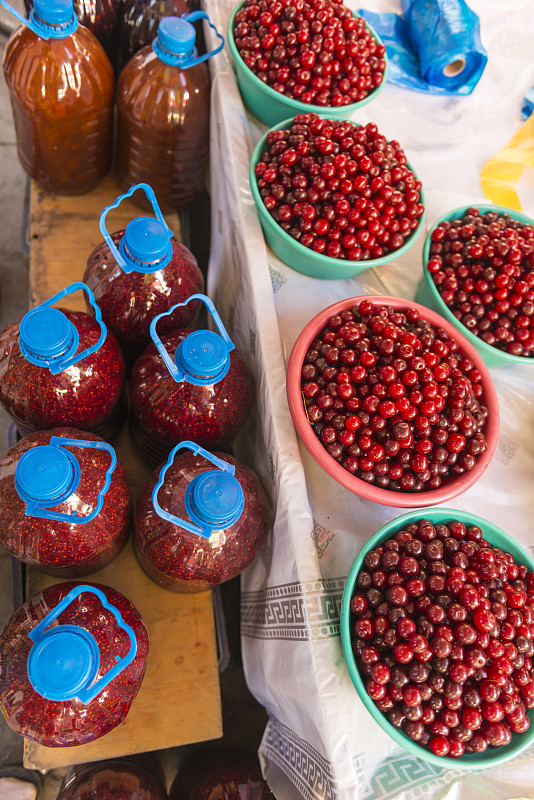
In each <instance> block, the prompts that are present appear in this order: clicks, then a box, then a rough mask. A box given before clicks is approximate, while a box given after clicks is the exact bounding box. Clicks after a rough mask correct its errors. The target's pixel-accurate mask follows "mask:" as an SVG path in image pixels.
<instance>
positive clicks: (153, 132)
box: [117, 11, 224, 211]
mask: <svg viewBox="0 0 534 800" xmlns="http://www.w3.org/2000/svg"><path fill="white" fill-rule="evenodd" d="M201 18H205V19H207V18H208V17H207V14H205V13H204V12H203V11H194V12H193V13H192V14H189V15H187V16H185V17H164V18H163V19H162V20H161V22H160V24H159V28H158V35H157V37H156V39H155V40H154V42H153V43H152V46H151V47H144V48H143V49H142V50H140V51H139V52H138V53H137V54H136V55H135V56H134V57H133V58H132V59H131V60H130V61H129V62H128V64H127V65H126V66H125V67H124V69H123V71H122V72H121V74H120V77H119V81H118V84H117V109H118V132H117V179H118V182H119V185H120V187H121V189H123V190H124V191H126V190H127V189H128V188H129V187H130V186H131V185H132V184H135V183H149V184H150V185H151V186H152V188H153V190H154V192H155V194H156V197H157V198H158V202H159V205H160V207H161V208H162V210H163V211H172V210H179V209H182V208H184V207H185V206H187V205H189V203H191V202H192V201H193V200H194V199H195V198H196V197H197V195H199V194H200V192H201V191H202V189H203V187H204V181H205V177H206V170H207V165H208V155H209V114H210V105H209V104H210V79H209V72H208V67H207V65H206V63H204V62H205V61H206V60H207V59H208V58H209V57H210V56H212V55H215V53H218V52H219V51H220V50H221V49H222V47H223V45H224V39H223V37H222V36H221V35H220V34H217V35H218V36H219V39H220V40H221V44H220V46H219V47H218V48H217V49H216V50H213V51H211V52H209V53H206V54H204V55H203V56H198V55H197V50H196V47H195V38H196V33H195V28H194V26H193V25H192V24H191V23H192V22H195V21H196V20H197V19H201ZM210 24H211V23H210ZM212 27H214V26H212ZM132 199H133V200H134V202H138V201H139V200H141V201H142V197H141V196H140V195H139V193H138V194H137V195H136V196H135V197H133V198H132ZM143 207H144V205H143Z"/></svg>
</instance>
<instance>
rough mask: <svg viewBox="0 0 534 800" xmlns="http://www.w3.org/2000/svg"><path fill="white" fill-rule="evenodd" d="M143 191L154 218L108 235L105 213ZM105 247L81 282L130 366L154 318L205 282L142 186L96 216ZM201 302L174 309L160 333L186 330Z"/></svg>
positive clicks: (146, 339)
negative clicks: (85, 285)
mask: <svg viewBox="0 0 534 800" xmlns="http://www.w3.org/2000/svg"><path fill="white" fill-rule="evenodd" d="M137 189H143V190H144V192H145V193H146V196H147V197H148V199H149V200H150V202H151V203H152V207H153V209H154V213H155V215H156V218H154V217H138V218H137V219H134V220H132V221H131V222H130V223H129V224H128V226H127V227H126V230H120V231H116V232H115V233H112V234H111V235H110V234H109V233H108V231H107V228H106V217H107V215H108V213H109V212H110V211H111V210H112V209H113V208H116V207H117V206H118V205H119V204H120V203H121V202H122V200H123V199H124V198H125V197H130V196H132V195H133V194H134V192H135V191H136V190H137ZM100 230H101V231H102V235H103V236H104V239H105V242H103V243H102V244H99V245H97V246H96V247H95V249H94V250H93V252H92V253H91V255H90V256H89V258H88V260H87V268H86V270H85V274H84V276H83V280H84V282H85V283H86V284H87V285H88V286H89V287H90V289H92V291H93V293H94V296H95V300H96V302H97V304H98V306H99V308H100V310H101V312H102V319H103V320H104V322H105V324H106V325H107V326H108V328H109V329H110V330H112V331H113V333H114V334H115V336H116V337H117V339H118V341H119V344H120V345H121V347H122V350H123V353H124V355H125V357H126V361H127V363H128V364H129V365H133V362H134V361H135V359H136V358H137V357H138V356H139V355H140V354H141V352H142V350H143V348H144V347H145V345H147V344H148V343H149V342H150V341H151V339H150V323H151V322H152V320H153V318H154V317H155V316H157V315H158V314H161V313H162V312H164V311H168V310H169V308H171V306H173V305H175V304H176V303H181V302H182V301H183V300H186V299H187V298H188V297H189V296H190V295H192V294H195V293H196V292H202V291H203V290H204V277H203V275H202V272H201V271H200V269H199V268H198V265H197V260H196V258H195V257H194V255H193V254H192V253H191V252H190V251H189V250H188V249H187V247H185V245H183V244H181V243H180V242H179V241H177V240H176V239H175V238H174V236H173V235H172V231H170V230H169V228H168V226H167V224H166V222H165V220H164V219H163V217H162V215H161V211H160V209H159V206H158V203H157V200H156V196H155V195H154V192H153V191H152V189H151V188H150V186H148V185H147V184H143V183H141V184H137V185H136V186H132V187H131V189H129V191H128V192H126V194H124V195H121V196H120V197H118V198H117V200H116V201H115V202H114V203H113V204H112V205H110V206H107V207H106V208H105V209H104V210H103V211H102V214H101V216H100ZM200 307H201V304H200V301H199V300H193V302H191V303H188V304H187V305H185V306H182V307H180V308H179V309H177V310H176V311H175V312H174V314H172V315H171V316H170V317H166V318H165V319H164V320H163V321H162V323H161V328H160V330H161V332H162V333H163V332H168V331H172V330H175V329H176V328H185V327H187V326H188V325H190V324H191V323H192V322H194V321H195V319H196V317H197V315H198V313H199V311H200Z"/></svg>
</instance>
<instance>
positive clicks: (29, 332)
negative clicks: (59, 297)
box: [19, 306, 74, 359]
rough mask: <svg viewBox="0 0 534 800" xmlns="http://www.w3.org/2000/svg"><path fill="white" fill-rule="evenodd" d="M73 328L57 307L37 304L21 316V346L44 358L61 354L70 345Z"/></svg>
mask: <svg viewBox="0 0 534 800" xmlns="http://www.w3.org/2000/svg"><path fill="white" fill-rule="evenodd" d="M73 329H74V325H73V324H72V323H71V322H70V320H68V319H67V317H66V316H65V314H63V313H62V312H61V311H59V309H57V308H50V307H49V306H38V307H37V308H34V309H32V311H28V313H27V314H25V315H24V316H23V318H22V320H21V322H20V326H19V333H20V340H21V343H22V345H23V347H25V348H26V350H27V351H28V352H29V353H30V354H31V355H33V356H35V357H41V358H43V359H44V358H54V357H57V356H60V355H63V354H64V353H65V352H66V351H67V350H68V349H69V348H70V347H71V345H72V342H73V339H74V333H73ZM21 349H22V348H21Z"/></svg>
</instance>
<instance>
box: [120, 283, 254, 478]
mask: <svg viewBox="0 0 534 800" xmlns="http://www.w3.org/2000/svg"><path fill="white" fill-rule="evenodd" d="M196 299H201V300H202V301H203V302H204V304H205V305H206V307H207V308H208V310H209V311H210V313H211V315H212V317H213V320H214V321H215V324H216V326H217V328H218V330H219V333H215V332H214V331H208V330H196V331H191V330H187V329H182V330H176V331H173V332H172V333H168V334H166V335H163V336H162V337H161V338H160V337H159V335H158V333H157V330H156V328H157V327H159V321H160V319H161V320H164V319H165V317H167V316H170V315H171V314H172V313H174V310H175V308H176V306H174V307H173V308H171V309H169V311H167V312H166V313H165V314H160V315H159V316H157V317H154V319H153V320H152V322H151V324H150V335H151V337H152V340H153V342H154V344H151V345H149V346H148V347H147V348H146V349H145V351H144V353H143V355H142V356H141V357H140V358H138V359H137V361H136V362H135V365H134V368H133V371H132V378H131V381H130V392H131V401H132V403H131V406H132V415H131V418H130V422H131V432H132V438H133V442H134V444H135V446H136V448H137V449H138V451H139V452H140V453H141V455H142V456H143V458H144V459H146V461H147V462H148V463H149V464H152V465H153V466H155V465H156V464H160V463H161V462H162V461H165V459H166V458H167V456H168V454H169V452H170V450H171V449H172V448H173V447H174V446H175V445H176V444H178V442H180V441H182V439H191V440H193V441H195V442H197V444H199V445H200V446H201V447H206V448H209V449H225V448H227V447H229V446H230V444H231V442H232V440H233V439H234V438H235V437H236V436H237V434H238V432H239V431H240V429H241V428H242V427H243V425H244V424H245V421H246V419H247V417H248V415H249V413H250V410H251V408H252V403H253V402H254V383H253V380H252V377H251V375H250V373H249V371H248V369H247V367H246V365H245V363H244V361H243V359H242V358H241V356H240V355H239V353H238V352H237V351H236V349H235V347H234V344H233V343H232V341H231V339H230V337H229V336H228V333H227V332H226V330H225V328H224V325H223V324H222V322H221V319H220V317H219V315H218V314H217V311H216V310H215V306H214V305H213V303H212V302H211V300H210V299H209V298H208V297H206V296H205V295H201V294H198V295H191V297H190V298H189V300H187V301H186V302H187V303H189V302H191V301H192V300H196ZM179 305H180V304H179ZM181 305H185V303H183V304H181ZM171 353H172V356H171V355H170V354H171Z"/></svg>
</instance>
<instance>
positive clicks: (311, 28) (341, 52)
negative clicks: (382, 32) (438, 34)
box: [234, 0, 386, 106]
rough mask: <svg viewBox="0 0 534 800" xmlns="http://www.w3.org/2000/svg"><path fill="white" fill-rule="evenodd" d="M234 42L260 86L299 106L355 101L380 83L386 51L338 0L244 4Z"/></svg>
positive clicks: (268, 0)
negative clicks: (271, 89) (265, 86)
mask: <svg viewBox="0 0 534 800" xmlns="http://www.w3.org/2000/svg"><path fill="white" fill-rule="evenodd" d="M234 41H235V44H236V47H237V49H238V51H239V54H240V56H241V58H242V59H243V61H244V62H245V64H246V65H247V67H249V69H251V70H252V72H254V73H255V75H257V76H258V78H259V79H260V80H261V81H263V83H266V84H267V85H269V86H271V87H272V88H273V89H274V90H275V91H277V92H280V93H281V94H284V95H286V96H287V97H292V98H295V99H296V100H299V101H300V102H302V103H313V104H314V105H318V106H346V105H349V104H350V103H357V102H361V101H362V100H364V99H365V98H366V97H367V95H368V94H371V93H372V92H373V91H375V89H376V88H377V87H378V86H380V84H381V83H382V81H383V80H384V70H385V69H386V62H385V59H384V54H385V50H386V48H385V47H384V45H383V44H381V43H379V42H377V40H376V39H375V38H374V37H373V36H372V34H371V33H370V31H369V29H368V28H367V26H366V24H365V20H364V19H363V17H353V15H352V11H351V10H350V9H349V8H347V7H346V6H344V5H343V3H342V2H341V0H245V3H244V6H243V8H242V9H240V10H239V11H238V12H237V14H236V17H235V26H234Z"/></svg>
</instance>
